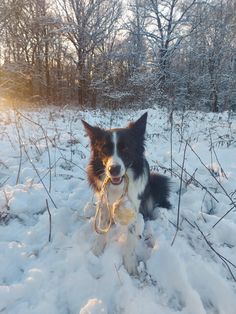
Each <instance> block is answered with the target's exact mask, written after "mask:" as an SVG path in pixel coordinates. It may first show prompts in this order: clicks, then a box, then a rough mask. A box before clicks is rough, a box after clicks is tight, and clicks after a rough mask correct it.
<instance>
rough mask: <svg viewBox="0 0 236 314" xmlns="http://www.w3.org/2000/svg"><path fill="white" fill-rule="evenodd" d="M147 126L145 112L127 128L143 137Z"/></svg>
mask: <svg viewBox="0 0 236 314" xmlns="http://www.w3.org/2000/svg"><path fill="white" fill-rule="evenodd" d="M146 124H147V112H145V113H144V114H143V115H142V116H141V117H140V118H139V119H138V120H137V121H135V122H131V123H130V124H129V128H130V129H133V130H135V132H137V133H138V134H140V135H144V134H145V131H146Z"/></svg>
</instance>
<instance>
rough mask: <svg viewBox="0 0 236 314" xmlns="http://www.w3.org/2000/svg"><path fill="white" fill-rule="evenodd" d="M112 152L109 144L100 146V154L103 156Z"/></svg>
mask: <svg viewBox="0 0 236 314" xmlns="http://www.w3.org/2000/svg"><path fill="white" fill-rule="evenodd" d="M111 150H112V145H111V144H104V145H103V146H102V152H103V154H110V153H111Z"/></svg>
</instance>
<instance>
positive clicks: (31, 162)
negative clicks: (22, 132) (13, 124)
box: [23, 145, 57, 208]
mask: <svg viewBox="0 0 236 314" xmlns="http://www.w3.org/2000/svg"><path fill="white" fill-rule="evenodd" d="M23 148H24V152H25V154H26V156H27V157H28V160H29V162H30V164H31V166H32V167H33V168H34V171H35V172H36V174H37V176H38V178H39V180H40V182H41V183H42V185H43V187H44V189H45V191H46V193H47V195H48V197H49V198H50V200H51V202H52V203H53V205H54V207H55V208H57V205H56V204H55V202H54V200H53V199H52V197H51V195H50V193H49V191H48V189H47V187H46V185H45V183H44V182H43V180H42V178H41V176H40V174H39V172H38V169H37V168H36V167H35V164H34V163H33V161H32V160H31V159H30V156H29V154H28V152H27V150H26V148H25V146H24V145H23Z"/></svg>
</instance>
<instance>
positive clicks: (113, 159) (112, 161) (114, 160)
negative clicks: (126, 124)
mask: <svg viewBox="0 0 236 314" xmlns="http://www.w3.org/2000/svg"><path fill="white" fill-rule="evenodd" d="M112 142H113V145H114V152H113V155H112V156H111V157H110V158H109V159H108V162H107V164H106V172H107V174H108V176H109V171H108V169H109V167H110V166H115V165H119V166H121V170H120V177H122V176H123V175H124V174H125V165H124V163H123V161H122V159H121V158H120V157H119V156H118V153H117V132H113V133H112Z"/></svg>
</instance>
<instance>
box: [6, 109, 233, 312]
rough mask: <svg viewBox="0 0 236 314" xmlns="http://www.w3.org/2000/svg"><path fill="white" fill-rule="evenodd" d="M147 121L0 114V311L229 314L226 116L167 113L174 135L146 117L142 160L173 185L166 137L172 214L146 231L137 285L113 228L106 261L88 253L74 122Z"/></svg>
mask: <svg viewBox="0 0 236 314" xmlns="http://www.w3.org/2000/svg"><path fill="white" fill-rule="evenodd" d="M143 112H144V111H141V110H136V111H119V112H113V113H111V112H108V111H106V110H104V111H102V112H98V111H96V112H89V111H87V112H80V111H76V110H72V109H68V108H64V109H59V108H52V107H50V108H45V109H41V110H39V109H38V110H36V109H35V110H20V113H17V112H14V111H12V110H10V109H9V110H7V109H2V110H1V111H0V151H1V153H0V313H11V314H13V313H14V314H21V313H22V314H28V313H29V314H36V313H38V314H42V313H44V314H54V313H55V314H66V313H72V314H74V313H78V314H79V313H80V314H88V313H92V314H100V313H107V314H108V313H109V314H120V313H122V314H123V313H124V314H138V313H140V314H154V313H160V314H170V313H182V314H203V313H207V314H235V313H236V282H235V278H236V269H235V265H236V208H234V204H235V203H236V117H234V116H233V115H232V114H229V113H223V114H206V113H197V112H186V113H185V114H182V113H181V112H174V115H173V121H174V122H173V132H172V135H171V124H170V114H169V113H167V112H166V111H164V110H161V109H150V110H148V114H149V116H148V125H147V145H146V156H147V159H148V161H149V163H150V165H151V167H152V169H153V170H158V171H160V172H162V173H164V172H165V173H166V175H168V176H170V175H171V174H170V171H169V169H170V167H171V153H170V152H171V144H170V143H171V140H170V139H171V137H172V141H173V147H172V155H173V162H172V164H173V177H172V182H173V183H172V195H171V202H172V204H173V209H172V210H171V211H166V210H165V209H159V214H158V218H157V219H156V220H155V221H151V222H148V223H147V224H148V226H147V229H148V230H149V232H150V235H151V236H152V241H153V244H154V246H153V248H152V249H151V252H150V257H149V259H148V260H147V261H146V266H145V267H144V266H143V264H142V263H140V267H139V269H140V275H139V276H137V277H131V276H130V275H129V274H128V273H127V271H126V270H125V268H124V266H123V265H122V257H121V254H120V251H121V247H122V245H123V244H122V241H121V240H120V237H119V234H118V233H119V226H118V225H117V226H114V227H113V228H114V229H116V228H117V230H118V231H117V233H116V236H114V237H111V239H110V242H109V243H108V245H107V247H106V249H105V252H104V253H103V255H101V256H100V257H99V258H98V257H96V256H95V255H93V253H92V251H91V248H92V246H93V243H94V240H95V232H94V230H93V219H92V218H91V217H92V216H93V214H94V202H95V200H94V198H93V193H92V191H91V190H90V188H89V186H88V184H87V181H86V172H85V169H86V164H87V162H88V157H89V146H88V138H87V137H86V136H85V132H84V130H83V128H82V124H81V122H80V118H84V119H86V120H87V121H88V122H89V123H91V124H98V125H100V126H104V127H108V128H109V127H119V126H124V125H125V124H126V123H127V122H128V121H130V120H135V119H137V118H138V117H139V116H140V115H141V114H142V113H143ZM186 140H188V142H189V144H190V145H191V147H192V149H193V151H192V150H191V148H190V146H188V147H187V150H186V156H185V165H184V169H185V170H184V172H183V180H184V181H183V186H182V190H181V200H180V201H181V202H180V219H179V223H180V230H179V232H178V233H177V236H176V239H175V241H174V244H173V245H172V246H171V243H172V241H173V238H174V235H175V232H176V227H175V225H176V220H177V209H178V200H179V196H178V192H179V185H180V183H179V176H181V165H182V162H183V153H184V148H185V141H186ZM194 152H195V153H197V155H198V156H199V158H200V159H201V161H202V162H201V161H200V159H199V158H198V156H197V155H196V154H195V153H194ZM205 166H206V167H208V168H209V170H207V169H206V167H205ZM186 171H187V172H186ZM187 173H188V174H189V175H188V174H187ZM211 174H212V175H211ZM194 178H195V179H196V180H197V181H196V180H194ZM217 181H218V182H219V183H220V184H219V183H218V182H217ZM220 185H222V186H220ZM47 203H48V206H47ZM230 209H232V210H231V211H230V212H229V213H228V214H227V215H226V216H225V217H224V219H222V220H221V221H220V222H219V223H218V224H216V223H217V221H218V220H219V219H220V218H221V217H222V216H223V215H224V214H225V213H226V212H227V211H229V210H230ZM49 214H51V229H50V227H49V226H50V224H49V217H50V215H49ZM214 224H216V226H215V227H213V226H214ZM50 231H51V241H50V242H49V232H50ZM114 234H115V233H114Z"/></svg>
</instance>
